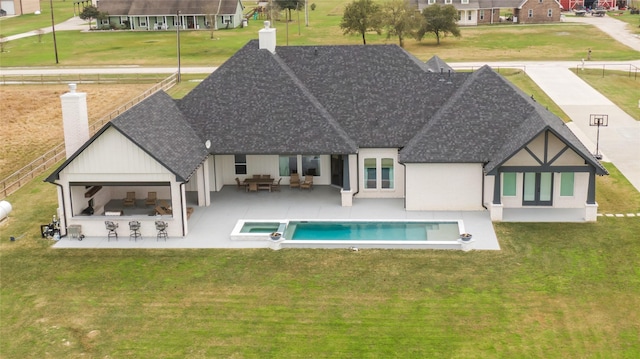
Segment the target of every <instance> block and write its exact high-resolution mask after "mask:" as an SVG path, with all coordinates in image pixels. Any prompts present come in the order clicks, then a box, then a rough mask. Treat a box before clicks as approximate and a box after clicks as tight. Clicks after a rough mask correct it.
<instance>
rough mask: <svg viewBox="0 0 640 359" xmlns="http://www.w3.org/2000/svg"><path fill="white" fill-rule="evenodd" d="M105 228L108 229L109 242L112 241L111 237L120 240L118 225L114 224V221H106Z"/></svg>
mask: <svg viewBox="0 0 640 359" xmlns="http://www.w3.org/2000/svg"><path fill="white" fill-rule="evenodd" d="M104 226H105V228H107V231H109V232H108V233H107V242H109V241H110V240H111V237H115V239H116V241H117V240H118V232H116V229H117V228H118V224H117V223H113V222H112V221H104Z"/></svg>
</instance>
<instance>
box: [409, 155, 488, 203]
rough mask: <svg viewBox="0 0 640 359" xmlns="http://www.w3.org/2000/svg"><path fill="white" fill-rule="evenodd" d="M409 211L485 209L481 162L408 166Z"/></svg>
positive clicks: (415, 164) (412, 164) (410, 164)
mask: <svg viewBox="0 0 640 359" xmlns="http://www.w3.org/2000/svg"><path fill="white" fill-rule="evenodd" d="M406 168H407V171H406V176H407V180H406V186H407V197H406V208H407V210H412V211H477V210H482V209H483V207H482V177H483V176H484V174H483V168H482V164H480V163H408V164H406Z"/></svg>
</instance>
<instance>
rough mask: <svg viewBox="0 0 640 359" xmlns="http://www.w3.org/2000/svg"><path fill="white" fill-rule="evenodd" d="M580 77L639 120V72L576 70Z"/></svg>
mask: <svg viewBox="0 0 640 359" xmlns="http://www.w3.org/2000/svg"><path fill="white" fill-rule="evenodd" d="M576 73H577V74H578V76H580V78H582V79H583V80H584V81H586V82H587V83H588V84H589V85H591V87H593V88H594V89H596V90H598V91H600V92H601V93H603V94H604V95H605V96H606V97H607V98H608V99H609V100H611V102H613V103H615V104H616V105H618V107H620V108H621V109H622V110H623V111H624V112H626V113H628V114H629V115H630V116H631V117H633V118H635V119H636V120H638V121H640V106H639V103H638V101H640V90H639V89H640V73H636V72H633V71H632V72H623V71H605V72H604V74H603V72H602V71H601V70H594V69H590V70H584V71H579V70H576Z"/></svg>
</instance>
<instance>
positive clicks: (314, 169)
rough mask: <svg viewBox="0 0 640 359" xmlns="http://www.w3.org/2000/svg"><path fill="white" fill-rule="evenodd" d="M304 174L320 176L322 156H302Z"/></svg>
mask: <svg viewBox="0 0 640 359" xmlns="http://www.w3.org/2000/svg"><path fill="white" fill-rule="evenodd" d="M302 174H303V175H311V176H320V156H302Z"/></svg>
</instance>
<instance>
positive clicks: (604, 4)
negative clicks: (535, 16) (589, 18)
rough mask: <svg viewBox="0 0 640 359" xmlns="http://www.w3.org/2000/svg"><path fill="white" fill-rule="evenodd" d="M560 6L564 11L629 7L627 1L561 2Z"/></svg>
mask: <svg viewBox="0 0 640 359" xmlns="http://www.w3.org/2000/svg"><path fill="white" fill-rule="evenodd" d="M560 4H561V5H562V8H563V9H564V10H567V11H568V10H579V9H585V8H586V9H595V8H604V9H609V8H613V7H618V8H620V9H623V8H626V7H627V0H560Z"/></svg>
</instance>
